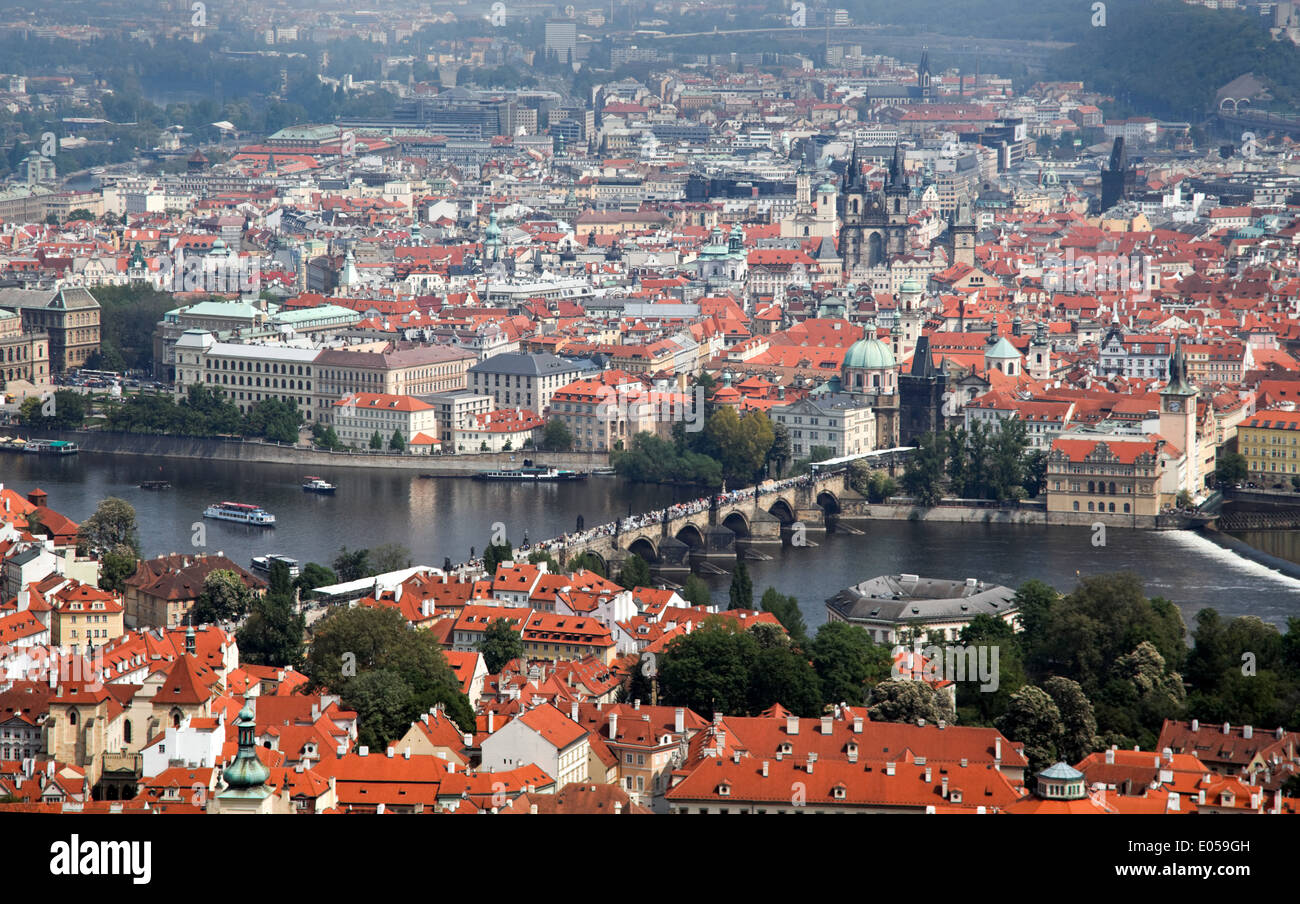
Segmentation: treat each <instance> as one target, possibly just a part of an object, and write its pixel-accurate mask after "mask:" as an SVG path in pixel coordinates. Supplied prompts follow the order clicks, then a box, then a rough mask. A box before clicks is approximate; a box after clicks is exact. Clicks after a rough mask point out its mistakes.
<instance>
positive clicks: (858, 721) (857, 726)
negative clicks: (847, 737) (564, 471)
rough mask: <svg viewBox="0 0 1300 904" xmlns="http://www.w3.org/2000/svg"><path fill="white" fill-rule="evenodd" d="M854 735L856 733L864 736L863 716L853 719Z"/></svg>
mask: <svg viewBox="0 0 1300 904" xmlns="http://www.w3.org/2000/svg"><path fill="white" fill-rule="evenodd" d="M853 733H854V734H862V717H861V716H854V717H853Z"/></svg>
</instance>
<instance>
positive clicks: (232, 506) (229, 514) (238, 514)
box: [203, 502, 275, 527]
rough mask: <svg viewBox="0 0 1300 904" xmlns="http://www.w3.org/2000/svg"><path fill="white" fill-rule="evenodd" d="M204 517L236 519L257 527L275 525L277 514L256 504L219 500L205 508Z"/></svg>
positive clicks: (223, 519)
mask: <svg viewBox="0 0 1300 904" xmlns="http://www.w3.org/2000/svg"><path fill="white" fill-rule="evenodd" d="M203 517H204V518H215V519H216V520H218V521H234V522H235V523H236V524H251V525H253V526H255V527H275V515H272V514H271V513H270V512H268V511H266V510H265V509H263V508H260V507H259V506H256V505H249V504H248V503H245V502H217V503H214V504H213V505H210V506H208V507H207V508H206V509H204V510H203Z"/></svg>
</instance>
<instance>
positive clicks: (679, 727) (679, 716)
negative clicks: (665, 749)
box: [673, 706, 686, 734]
mask: <svg viewBox="0 0 1300 904" xmlns="http://www.w3.org/2000/svg"><path fill="white" fill-rule="evenodd" d="M673 731H675V732H677V734H682V733H683V732H685V731H686V708H685V707H682V706H679V707H677V709H676V710H674V711H673Z"/></svg>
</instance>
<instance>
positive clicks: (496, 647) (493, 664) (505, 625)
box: [478, 618, 524, 675]
mask: <svg viewBox="0 0 1300 904" xmlns="http://www.w3.org/2000/svg"><path fill="white" fill-rule="evenodd" d="M478 651H479V652H480V653H482V654H483V662H484V664H485V665H486V666H487V670H488V674H489V675H495V674H496V673H497V672H499V671H501V669H502V668H504V667H505V665H506V663H508V662H510V661H511V660H512V659H522V658H523V655H524V638H523V635H522V634H521V633H520V632H519V631H517V630H516V629H515V627H514V626H513V625H512V624H511V623H510V620H509V619H507V618H494V619H493V620H492V621H491V622H489V623H488V626H487V628H486V629H485V630H484V631H483V639H482V640H480V641H479V643H478Z"/></svg>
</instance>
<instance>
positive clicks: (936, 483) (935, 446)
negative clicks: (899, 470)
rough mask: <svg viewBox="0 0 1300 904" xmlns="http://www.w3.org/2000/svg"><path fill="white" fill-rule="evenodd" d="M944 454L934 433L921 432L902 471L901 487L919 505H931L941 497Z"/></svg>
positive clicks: (940, 441) (941, 443) (940, 442)
mask: <svg viewBox="0 0 1300 904" xmlns="http://www.w3.org/2000/svg"><path fill="white" fill-rule="evenodd" d="M945 458H946V456H945V453H944V449H943V442H942V440H941V439H940V438H939V436H937V435H936V434H934V433H923V434H921V436H920V437H918V438H917V441H916V449H915V451H913V452H912V455H911V457H910V458H909V459H908V460H907V466H906V468H905V469H904V471H903V489H905V490H906V491H907V494H908V495H909V496H912V497H914V498H915V499H916V500H917V502H919V503H920V504H921V505H925V506H931V505H934V504H935V503H937V502H938V501H939V500H940V499H941V498H943V489H942V487H941V484H940V482H941V481H942V480H943V466H944V460H945Z"/></svg>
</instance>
